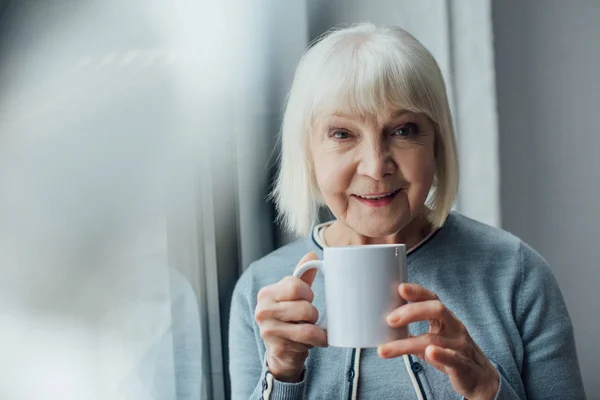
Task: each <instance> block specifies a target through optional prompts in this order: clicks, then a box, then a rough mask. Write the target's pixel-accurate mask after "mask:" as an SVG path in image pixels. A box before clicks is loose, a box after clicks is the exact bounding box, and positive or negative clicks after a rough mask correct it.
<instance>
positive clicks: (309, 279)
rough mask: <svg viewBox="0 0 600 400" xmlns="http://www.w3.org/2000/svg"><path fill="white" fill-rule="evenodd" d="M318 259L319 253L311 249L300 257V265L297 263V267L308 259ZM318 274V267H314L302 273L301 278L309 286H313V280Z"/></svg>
mask: <svg viewBox="0 0 600 400" xmlns="http://www.w3.org/2000/svg"><path fill="white" fill-rule="evenodd" d="M318 259H319V257H317V254H316V253H315V252H313V251H311V252H310V253H308V254H306V255H305V256H304V257H302V258H301V259H300V261H298V265H296V269H297V268H298V267H299V266H301V265H302V264H304V263H305V262H307V261H312V260H318ZM294 270H295V269H294ZM316 275H317V269H316V268H313V269H310V270H308V271H306V272H305V273H304V274H302V276H301V277H300V279H302V280H303V281H304V282H306V283H307V284H308V286H311V285H312V284H313V281H314V280H315V276H316Z"/></svg>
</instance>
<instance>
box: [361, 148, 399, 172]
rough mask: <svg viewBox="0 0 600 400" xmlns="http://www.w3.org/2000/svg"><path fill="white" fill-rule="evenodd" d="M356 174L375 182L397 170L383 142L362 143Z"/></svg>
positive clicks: (388, 149)
mask: <svg viewBox="0 0 600 400" xmlns="http://www.w3.org/2000/svg"><path fill="white" fill-rule="evenodd" d="M363 146H364V147H363V149H362V151H361V159H360V161H359V164H358V168H357V172H358V173H359V174H360V175H364V176H368V177H369V178H372V179H375V180H381V179H383V178H384V177H386V176H387V175H391V174H393V173H394V172H396V170H397V169H398V166H397V165H396V163H395V161H394V158H393V157H392V153H391V151H390V148H389V146H388V145H387V144H386V143H385V141H381V142H370V143H364V144H363Z"/></svg>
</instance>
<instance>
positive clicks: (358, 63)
mask: <svg viewBox="0 0 600 400" xmlns="http://www.w3.org/2000/svg"><path fill="white" fill-rule="evenodd" d="M343 46H346V47H345V48H344V47H343ZM387 47H389V46H387ZM315 76H316V79H315V80H314V88H313V90H312V94H313V96H312V97H313V98H312V102H311V107H310V111H309V112H310V121H311V123H314V122H315V120H316V119H318V118H321V117H326V116H330V115H356V116H360V117H361V118H365V119H368V118H376V117H377V116H378V115H381V113H382V111H383V110H393V111H396V110H406V111H411V112H414V113H419V114H424V115H426V116H427V117H429V118H430V119H432V120H433V117H434V115H436V112H435V101H434V99H432V98H431V96H430V95H429V94H430V93H431V90H429V89H428V88H426V87H424V85H423V84H422V82H427V79H424V77H423V76H421V72H420V71H418V70H417V69H415V68H412V67H411V62H410V60H407V59H406V53H403V52H399V51H390V49H389V48H385V47H384V46H382V45H381V43H369V42H364V43H359V44H358V45H357V44H356V43H348V42H346V43H338V47H337V48H334V49H333V51H331V52H330V55H329V57H325V58H324V59H323V63H322V64H321V65H320V68H319V71H318V72H317V73H316V74H315ZM434 122H437V121H434Z"/></svg>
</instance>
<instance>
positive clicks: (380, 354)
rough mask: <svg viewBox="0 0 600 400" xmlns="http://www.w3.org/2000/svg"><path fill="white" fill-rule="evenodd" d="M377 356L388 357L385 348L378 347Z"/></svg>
mask: <svg viewBox="0 0 600 400" xmlns="http://www.w3.org/2000/svg"><path fill="white" fill-rule="evenodd" d="M377 354H379V357H382V358H384V357H386V356H387V355H388V351H387V349H386V348H385V347H383V346H380V347H379V348H377Z"/></svg>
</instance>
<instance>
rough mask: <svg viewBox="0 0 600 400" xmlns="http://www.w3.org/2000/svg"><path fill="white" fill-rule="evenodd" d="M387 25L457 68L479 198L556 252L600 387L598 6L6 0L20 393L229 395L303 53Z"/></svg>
mask: <svg viewBox="0 0 600 400" xmlns="http://www.w3.org/2000/svg"><path fill="white" fill-rule="evenodd" d="M364 20H370V21H372V22H375V23H384V24H395V25H399V26H401V27H403V28H405V29H406V30H408V31H409V32H411V33H412V34H414V35H415V36H416V37H417V38H418V39H419V40H421V41H422V42H423V44H424V45H425V46H426V47H427V48H428V49H429V50H430V51H431V52H432V53H433V54H434V56H435V57H436V59H437V60H438V62H439V64H440V67H441V69H442V71H443V73H444V76H445V79H446V83H447V85H448V89H449V93H450V100H451V103H452V110H453V114H454V118H455V123H456V131H457V139H458V144H459V151H460V161H461V185H460V193H459V197H458V200H457V203H456V209H458V210H459V211H461V212H463V213H464V214H466V215H468V216H470V217H473V218H476V219H479V220H481V221H483V222H486V223H488V224H491V225H494V226H498V227H501V228H503V229H506V230H508V231H510V232H513V233H514V234H516V235H517V236H520V237H521V238H522V239H523V240H524V241H526V242H527V243H529V244H531V245H532V246H533V247H534V248H535V249H536V250H538V251H539V252H540V253H541V254H542V255H543V256H544V257H545V258H546V259H547V260H548V261H549V262H550V264H551V266H552V268H553V270H554V272H555V274H556V277H557V279H558V282H559V284H560V287H561V289H562V291H563V294H564V296H565V299H566V302H567V305H568V308H569V311H570V314H571V317H572V319H573V323H574V327H575V334H576V340H577V348H578V355H579V361H580V365H581V369H582V373H583V377H584V382H585V386H586V391H587V394H588V397H589V398H590V399H593V398H600V382H598V380H597V379H594V376H593V374H594V372H595V369H594V367H597V366H598V362H597V360H598V359H599V358H600V347H598V345H597V343H596V341H595V337H596V333H597V332H598V331H599V330H600V322H599V318H598V311H597V304H598V301H597V300H596V299H595V297H594V296H593V293H594V292H595V291H596V290H597V287H598V286H600V272H599V269H598V267H597V264H598V263H597V260H596V259H597V254H596V252H595V245H596V243H595V240H598V239H599V238H600V213H598V211H597V210H595V208H594V204H595V201H596V198H597V196H598V195H599V194H600V193H598V190H596V189H594V187H595V186H594V184H595V183H594V182H600V161H598V160H599V158H598V157H596V156H595V152H596V151H597V149H598V148H600V135H598V133H599V132H598V128H597V123H596V121H595V119H594V118H593V117H594V115H595V110H596V108H597V107H598V104H600V83H599V79H598V76H597V70H598V67H597V66H598V65H599V64H600V46H598V43H597V42H598V37H600V27H599V25H598V24H597V21H598V20H600V2H598V1H597V0H575V1H570V2H566V1H562V0H526V1H516V0H465V1H452V0H421V1H418V2H417V1H409V0H369V1H366V0H329V1H327V0H295V1H286V2H283V1H275V0H224V1H221V2H216V1H210V2H209V1H192V0H180V1H177V2H172V1H167V0H145V1H142V0H127V1H116V0H104V1H94V0H85V1H81V0H78V1H72V0H52V1H50V0H0V54H1V57H0V190H1V195H0V319H1V323H0V326H1V327H2V328H1V329H0V354H2V355H3V357H2V358H1V360H0V370H2V371H3V374H2V377H0V398H3V399H107V398H110V399H153V398H155V399H226V398H228V393H229V390H228V386H229V380H228V376H227V359H228V353H227V346H226V343H227V326H228V318H229V315H228V314H229V301H230V300H229V299H230V296H231V292H232V290H233V287H234V285H235V282H236V280H237V278H238V277H239V276H240V274H241V273H242V272H243V270H244V269H245V268H246V267H248V265H249V264H250V263H251V262H252V261H254V260H256V259H258V258H260V257H262V256H263V255H265V254H267V253H269V252H270V251H272V250H273V249H275V248H277V247H278V246H281V245H282V244H285V243H287V242H289V241H290V240H293V238H291V237H288V236H287V235H285V234H284V233H283V232H281V230H280V229H279V227H278V226H277V225H276V224H275V223H274V219H275V214H274V210H273V205H272V204H270V203H269V202H267V201H266V200H265V197H266V194H267V193H268V191H269V185H270V182H271V179H272V177H273V174H274V170H275V167H276V156H277V151H278V150H277V141H276V137H277V133H278V129H279V123H280V119H281V114H282V109H283V102H284V99H285V95H286V92H287V90H288V89H289V86H290V84H291V81H292V77H293V73H294V69H295V66H296V64H297V62H298V61H299V59H300V57H301V55H302V54H303V52H304V50H305V48H306V47H307V45H308V44H309V43H310V42H311V41H312V40H313V39H314V38H316V37H318V36H319V35H320V34H322V33H323V32H325V31H326V30H328V29H329V28H331V27H333V26H336V25H339V24H348V23H352V22H359V21H364Z"/></svg>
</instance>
